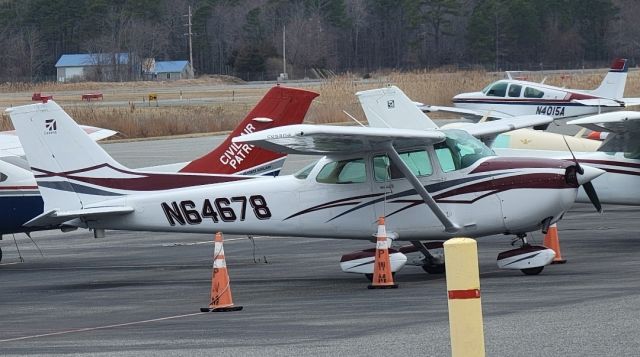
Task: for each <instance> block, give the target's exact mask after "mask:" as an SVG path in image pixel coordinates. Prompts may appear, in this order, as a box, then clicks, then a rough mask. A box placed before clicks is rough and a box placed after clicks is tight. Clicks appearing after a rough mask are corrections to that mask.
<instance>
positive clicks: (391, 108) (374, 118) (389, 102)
mask: <svg viewBox="0 0 640 357" xmlns="http://www.w3.org/2000/svg"><path fill="white" fill-rule="evenodd" d="M356 95H357V96H358V100H360V105H361V106H362V110H364V115H365V116H366V117H367V121H368V122H369V126H370V127H373V128H396V129H417V130H429V129H437V128H438V126H437V125H436V124H435V123H434V122H433V121H432V120H431V119H430V118H429V117H428V116H427V115H426V114H424V113H423V112H422V111H421V110H420V109H419V108H418V106H417V105H416V103H414V102H413V101H412V100H411V99H409V97H407V96H406V95H405V94H404V92H402V91H401V90H400V88H398V87H396V86H389V87H386V88H379V89H372V90H367V91H362V92H358V93H356Z"/></svg>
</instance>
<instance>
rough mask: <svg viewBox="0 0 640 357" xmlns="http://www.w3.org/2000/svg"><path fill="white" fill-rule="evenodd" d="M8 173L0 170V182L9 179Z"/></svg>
mask: <svg viewBox="0 0 640 357" xmlns="http://www.w3.org/2000/svg"><path fill="white" fill-rule="evenodd" d="M7 178H8V177H7V175H5V174H3V173H2V172H0V182H4V181H7Z"/></svg>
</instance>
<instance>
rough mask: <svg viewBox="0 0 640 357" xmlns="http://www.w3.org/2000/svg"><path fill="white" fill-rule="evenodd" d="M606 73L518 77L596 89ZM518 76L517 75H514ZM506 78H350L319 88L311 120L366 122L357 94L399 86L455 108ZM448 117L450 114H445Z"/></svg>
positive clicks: (638, 77)
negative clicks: (457, 101)
mask: <svg viewBox="0 0 640 357" xmlns="http://www.w3.org/2000/svg"><path fill="white" fill-rule="evenodd" d="M605 74H606V71H602V72H601V73H593V72H589V73H572V74H571V75H562V74H552V75H545V74H537V73H533V74H526V73H523V74H518V76H522V77H524V78H526V80H529V81H536V82H540V81H542V80H543V79H544V78H546V80H545V83H546V84H550V85H556V86H560V87H566V88H578V89H595V88H596V87H597V86H598V85H600V82H602V79H603V78H604V76H605ZM514 76H515V74H514ZM502 78H505V74H504V73H488V72H484V71H458V72H442V71H416V72H392V73H388V74H377V75H374V79H371V80H367V81H362V80H360V79H359V78H355V77H353V76H350V75H345V76H340V77H336V78H333V79H331V80H329V81H327V82H326V83H323V84H322V85H321V86H320V87H318V88H317V90H318V92H319V93H320V97H319V98H318V99H317V100H316V101H315V102H314V105H313V106H312V108H311V110H310V112H309V114H308V116H307V118H308V120H311V121H313V122H316V123H330V122H340V121H348V120H350V119H348V117H347V116H346V115H344V113H343V112H342V110H345V111H347V112H349V113H350V114H352V115H354V116H356V118H358V120H360V119H364V113H363V112H362V110H361V108H360V106H359V104H358V101H357V99H356V97H355V95H354V94H355V92H357V91H360V90H366V89H373V88H379V87H382V86H386V85H391V84H392V85H396V86H398V87H399V88H400V89H402V90H403V91H404V92H405V93H406V94H407V96H409V97H410V98H411V99H412V100H414V101H418V102H422V103H425V104H432V105H446V106H450V105H451V98H453V96H455V95H456V94H458V93H463V92H472V91H479V90H481V89H482V88H484V87H485V86H486V85H487V84H489V83H492V82H493V81H496V80H498V79H502ZM625 96H627V97H640V71H634V72H630V73H629V76H628V78H627V85H626V90H625ZM443 115H446V114H443ZM449 117H450V115H449Z"/></svg>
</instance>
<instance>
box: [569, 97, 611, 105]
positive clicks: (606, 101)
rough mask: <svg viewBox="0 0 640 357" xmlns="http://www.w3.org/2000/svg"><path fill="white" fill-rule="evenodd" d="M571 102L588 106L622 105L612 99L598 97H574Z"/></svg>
mask: <svg viewBox="0 0 640 357" xmlns="http://www.w3.org/2000/svg"><path fill="white" fill-rule="evenodd" d="M571 102H572V103H579V104H582V105H586V106H589V107H622V106H623V104H622V103H620V102H618V101H616V100H613V99H606V98H598V99H574V100H572V101H571Z"/></svg>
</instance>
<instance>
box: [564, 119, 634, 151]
mask: <svg viewBox="0 0 640 357" xmlns="http://www.w3.org/2000/svg"><path fill="white" fill-rule="evenodd" d="M567 124H575V125H580V126H582V127H585V128H587V129H591V130H595V131H605V132H609V133H611V134H612V135H609V136H608V137H607V139H606V140H605V142H604V143H603V144H602V145H601V146H600V147H599V148H598V151H604V152H618V151H620V152H626V153H635V154H638V153H640V112H632V111H618V112H611V113H604V114H598V115H591V116H588V117H584V118H580V119H575V120H571V121H568V122H567Z"/></svg>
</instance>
